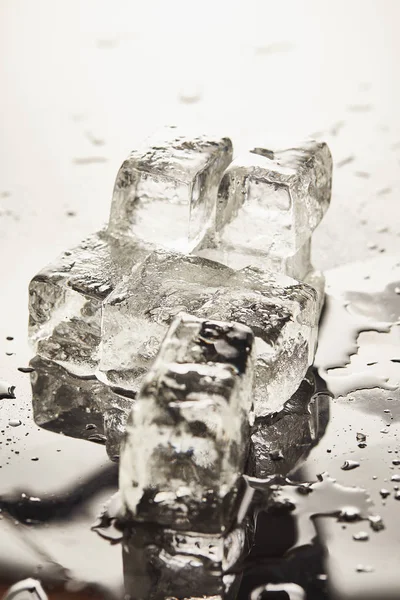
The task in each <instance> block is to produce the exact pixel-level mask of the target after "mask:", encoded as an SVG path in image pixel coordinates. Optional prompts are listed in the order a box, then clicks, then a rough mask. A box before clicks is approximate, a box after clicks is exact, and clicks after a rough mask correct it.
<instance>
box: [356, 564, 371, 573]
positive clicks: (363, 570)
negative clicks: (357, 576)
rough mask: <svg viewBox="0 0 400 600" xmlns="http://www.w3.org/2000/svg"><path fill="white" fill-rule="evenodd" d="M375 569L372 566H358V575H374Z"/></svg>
mask: <svg viewBox="0 0 400 600" xmlns="http://www.w3.org/2000/svg"><path fill="white" fill-rule="evenodd" d="M373 570H374V569H373V568H372V567H371V566H370V565H357V566H356V571H357V573H372V572H373Z"/></svg>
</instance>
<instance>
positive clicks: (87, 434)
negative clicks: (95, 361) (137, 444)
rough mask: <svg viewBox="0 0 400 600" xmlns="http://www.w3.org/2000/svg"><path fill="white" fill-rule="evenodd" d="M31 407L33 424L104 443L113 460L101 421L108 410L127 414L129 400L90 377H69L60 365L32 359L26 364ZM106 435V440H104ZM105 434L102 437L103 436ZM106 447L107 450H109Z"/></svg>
mask: <svg viewBox="0 0 400 600" xmlns="http://www.w3.org/2000/svg"><path fill="white" fill-rule="evenodd" d="M30 366H31V367H33V368H34V371H33V372H32V373H31V384H32V408H33V417H34V420H35V423H37V425H39V426H40V427H43V428H44V429H48V430H50V431H54V432H56V433H62V434H63V435H67V436H70V437H75V438H79V439H84V440H89V441H93V442H101V441H103V443H104V442H105V443H106V446H107V451H109V455H110V458H114V454H119V452H115V446H114V447H113V448H111V445H112V443H113V439H114V438H113V436H114V437H115V433H114V432H111V433H110V432H109V428H108V429H107V427H106V426H105V424H104V423H103V421H105V420H106V415H109V413H110V412H112V411H119V412H123V413H124V414H127V413H128V411H129V409H130V408H131V406H132V402H133V400H132V399H130V398H126V397H124V396H120V395H119V394H116V393H114V392H113V391H112V390H111V389H110V388H109V387H107V386H105V385H104V384H102V383H101V382H100V381H98V380H97V379H96V378H95V377H94V376H92V377H87V378H82V377H77V376H75V375H72V374H71V373H69V372H68V371H66V370H65V369H63V367H61V366H60V365H58V364H56V363H54V362H52V361H49V360H46V359H43V358H41V357H40V356H35V358H33V359H32V360H31V362H30ZM109 433H110V439H106V438H107V436H108V434H109ZM104 434H105V435H104ZM109 448H110V450H109Z"/></svg>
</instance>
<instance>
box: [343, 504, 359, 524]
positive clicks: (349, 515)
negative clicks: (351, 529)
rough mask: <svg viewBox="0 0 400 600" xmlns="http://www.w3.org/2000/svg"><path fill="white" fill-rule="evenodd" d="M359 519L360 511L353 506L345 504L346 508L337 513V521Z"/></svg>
mask: <svg viewBox="0 0 400 600" xmlns="http://www.w3.org/2000/svg"><path fill="white" fill-rule="evenodd" d="M360 519H361V513H360V510H359V509H358V508H356V507H355V506H347V507H346V508H342V510H341V511H340V513H339V521H347V522H350V523H351V522H352V521H359V520H360Z"/></svg>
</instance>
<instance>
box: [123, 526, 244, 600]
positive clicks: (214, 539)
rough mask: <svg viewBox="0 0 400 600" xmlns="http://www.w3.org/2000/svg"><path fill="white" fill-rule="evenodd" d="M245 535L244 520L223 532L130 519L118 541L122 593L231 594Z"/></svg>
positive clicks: (158, 596)
mask: <svg viewBox="0 0 400 600" xmlns="http://www.w3.org/2000/svg"><path fill="white" fill-rule="evenodd" d="M250 539H251V531H250V528H249V526H248V523H244V524H243V525H242V526H240V527H236V528H235V529H233V530H232V531H231V532H230V533H229V534H227V535H226V536H224V537H223V536H216V535H206V534H199V533H194V532H177V531H173V530H171V529H167V528H163V527H160V526H158V525H155V524H149V523H146V524H140V523H135V524H132V526H131V528H130V529H129V530H127V531H126V532H125V536H124V543H123V563H124V582H125V592H126V593H127V594H128V595H129V597H130V598H132V600H139V599H140V600H142V599H143V598H151V599H152V600H165V598H176V599H182V600H183V598H211V597H213V598H229V597H232V598H234V597H235V595H236V594H235V593H234V591H233V589H235V590H236V591H237V589H236V586H237V585H238V583H239V582H240V565H241V562H242V561H243V559H244V558H245V556H246V555H247V553H248V551H249V546H250V543H251V542H250Z"/></svg>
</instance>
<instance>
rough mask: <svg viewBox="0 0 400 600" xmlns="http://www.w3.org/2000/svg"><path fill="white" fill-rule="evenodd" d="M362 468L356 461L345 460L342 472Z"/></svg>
mask: <svg viewBox="0 0 400 600" xmlns="http://www.w3.org/2000/svg"><path fill="white" fill-rule="evenodd" d="M359 466H360V463H359V462H357V461H356V460H345V461H344V463H343V464H342V466H341V467H340V468H341V469H342V471H351V470H353V469H357V467H359Z"/></svg>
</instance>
